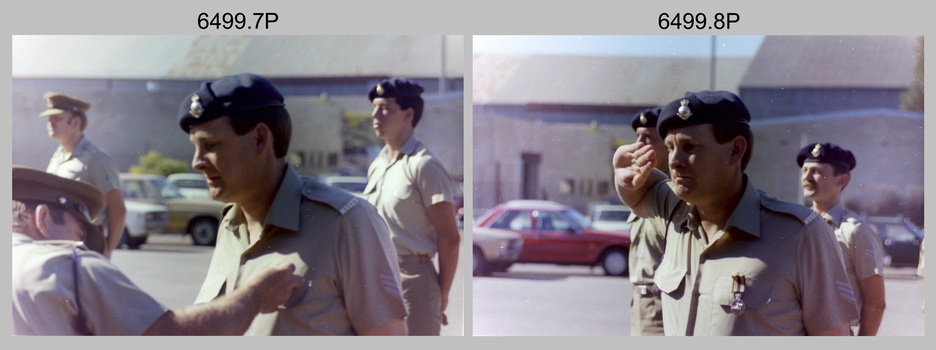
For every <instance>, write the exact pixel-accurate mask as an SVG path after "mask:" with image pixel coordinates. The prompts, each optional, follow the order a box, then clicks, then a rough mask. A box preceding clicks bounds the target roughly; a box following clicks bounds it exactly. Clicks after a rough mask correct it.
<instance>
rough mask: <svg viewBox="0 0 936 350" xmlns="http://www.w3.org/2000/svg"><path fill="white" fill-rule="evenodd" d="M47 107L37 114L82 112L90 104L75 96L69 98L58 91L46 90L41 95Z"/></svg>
mask: <svg viewBox="0 0 936 350" xmlns="http://www.w3.org/2000/svg"><path fill="white" fill-rule="evenodd" d="M42 99H43V100H45V101H46V106H47V107H48V109H46V110H45V111H43V112H42V113H41V114H39V116H40V117H45V116H49V115H55V114H62V113H65V112H78V113H82V114H84V112H85V111H87V110H88V108H91V104H90V103H87V102H85V101H82V100H79V99H77V98H71V97H68V96H65V95H62V94H60V93H55V92H47V93H45V95H43V96H42Z"/></svg>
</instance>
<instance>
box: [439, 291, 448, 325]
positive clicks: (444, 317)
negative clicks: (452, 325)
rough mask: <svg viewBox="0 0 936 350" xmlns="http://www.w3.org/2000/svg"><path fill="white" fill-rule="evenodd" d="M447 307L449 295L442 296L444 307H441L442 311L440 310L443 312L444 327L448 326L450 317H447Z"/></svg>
mask: <svg viewBox="0 0 936 350" xmlns="http://www.w3.org/2000/svg"><path fill="white" fill-rule="evenodd" d="M447 307H448V295H443V296H442V307H441V310H440V311H441V312H442V325H443V326H448V316H446V315H445V309H446V308H447Z"/></svg>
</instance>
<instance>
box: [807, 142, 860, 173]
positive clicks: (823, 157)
mask: <svg viewBox="0 0 936 350" xmlns="http://www.w3.org/2000/svg"><path fill="white" fill-rule="evenodd" d="M805 162H816V163H829V164H833V165H837V166H840V167H843V168H845V169H848V170H852V169H854V168H855V155H854V154H852V153H851V151H849V150H847V149H844V148H842V147H839V146H838V145H836V144H833V143H829V142H823V143H811V144H809V145H807V146H806V147H803V149H801V150H800V151H799V153H797V154H796V164H798V165H799V166H800V167H801V168H802V167H803V163H805Z"/></svg>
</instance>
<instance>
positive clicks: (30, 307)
mask: <svg viewBox="0 0 936 350" xmlns="http://www.w3.org/2000/svg"><path fill="white" fill-rule="evenodd" d="M72 247H76V248H77V250H76V252H77V254H76V255H77V261H78V298H76V293H75V280H74V274H73V272H72V271H73V270H72V269H73V267H74V264H73V262H72V258H71V254H72ZM76 299H80V300H81V312H82V314H83V315H84V318H85V324H86V326H87V329H88V331H89V332H90V333H91V334H95V335H141V334H143V332H145V331H146V330H147V329H149V327H150V326H151V325H152V324H153V323H154V322H156V320H158V319H159V318H160V317H162V315H163V314H164V313H166V311H167V310H168V309H167V308H166V307H165V306H163V305H161V304H160V303H158V302H157V301H156V300H154V299H153V298H152V297H150V296H149V295H148V294H146V293H145V292H143V291H142V290H140V289H139V288H137V286H136V285H134V284H133V282H131V281H130V280H129V279H128V278H127V277H126V276H125V275H124V274H123V273H121V272H120V270H118V269H117V267H116V266H114V264H112V263H111V262H110V261H109V260H107V259H106V258H104V256H103V255H101V254H98V253H97V252H93V251H90V250H87V248H85V247H84V245H83V244H82V243H81V242H74V241H34V240H33V239H32V238H30V237H29V236H26V235H24V234H21V233H16V232H14V233H13V334H14V335H80V332H79V329H78V328H77V320H78V307H77V305H76Z"/></svg>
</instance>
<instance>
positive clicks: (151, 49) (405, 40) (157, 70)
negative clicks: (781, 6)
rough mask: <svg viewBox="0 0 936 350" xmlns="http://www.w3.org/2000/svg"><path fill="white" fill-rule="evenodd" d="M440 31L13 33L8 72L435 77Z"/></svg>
mask: <svg viewBox="0 0 936 350" xmlns="http://www.w3.org/2000/svg"><path fill="white" fill-rule="evenodd" d="M442 38H443V37H442V36H440V35H419V36H400V35H386V36H228V35H218V36H193V35H187V36H170V35H154V36H139V35H137V36H132V35H127V36H115V35H95V36H78V35H76V36H35V35H32V36H13V74H12V76H13V77H14V78H118V79H120V78H123V79H160V78H190V79H205V78H213V77H217V76H220V75H224V74H233V73H240V72H253V73H257V74H262V75H268V76H271V77H342V76H344V77H347V76H407V77H414V78H430V77H438V76H439V75H440V74H441V71H442V55H443V54H442V52H443V50H442V42H443V39H442ZM464 57H465V54H464V37H463V36H460V35H449V36H445V59H446V61H445V71H446V76H447V77H455V78H460V77H462V76H463V74H464V73H463V72H464V62H463V61H464Z"/></svg>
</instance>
